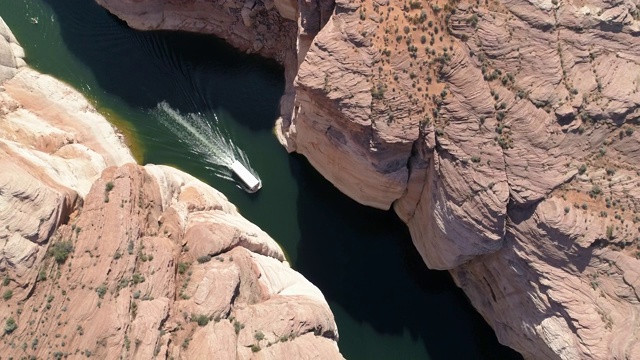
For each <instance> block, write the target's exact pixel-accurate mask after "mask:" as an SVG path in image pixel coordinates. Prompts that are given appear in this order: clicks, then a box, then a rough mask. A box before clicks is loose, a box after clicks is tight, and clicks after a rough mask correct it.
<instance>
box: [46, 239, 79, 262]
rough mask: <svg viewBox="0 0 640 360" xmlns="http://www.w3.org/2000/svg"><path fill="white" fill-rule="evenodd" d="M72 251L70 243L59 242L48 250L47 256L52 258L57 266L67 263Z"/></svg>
mask: <svg viewBox="0 0 640 360" xmlns="http://www.w3.org/2000/svg"><path fill="white" fill-rule="evenodd" d="M72 251H73V244H72V243H71V241H61V242H58V243H55V244H54V245H52V246H51V247H50V248H49V255H51V256H53V258H54V259H55V260H56V262H57V263H58V264H63V263H64V262H65V261H67V258H68V257H69V254H70V253H71V252H72Z"/></svg>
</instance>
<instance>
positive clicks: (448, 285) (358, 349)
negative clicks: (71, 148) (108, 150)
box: [0, 0, 521, 360]
mask: <svg viewBox="0 0 640 360" xmlns="http://www.w3.org/2000/svg"><path fill="white" fill-rule="evenodd" d="M0 16H1V17H2V18H3V19H4V20H5V22H6V23H7V24H8V25H9V27H10V28H11V29H12V31H13V32H14V34H15V36H16V37H17V39H18V41H19V42H20V43H21V44H22V46H23V47H24V49H25V52H26V60H27V63H28V64H29V65H30V66H32V67H34V68H36V69H37V70H38V71H40V72H43V73H45V74H50V75H52V76H54V77H56V78H58V79H61V80H63V81H65V82H67V83H69V84H71V85H72V86H73V87H75V88H76V89H78V90H80V91H81V92H82V93H84V94H85V96H87V97H88V98H89V99H90V100H91V102H92V103H93V104H94V105H95V106H96V107H97V108H98V109H99V111H100V112H101V113H102V114H103V115H105V116H106V117H107V118H108V119H109V120H110V121H111V122H112V123H113V124H115V125H116V126H117V127H118V129H119V130H120V131H121V132H122V133H124V134H125V135H126V137H127V139H128V141H129V145H130V146H131V148H132V150H133V152H134V154H135V156H136V157H137V159H138V160H139V161H140V162H141V163H145V164H146V163H154V164H167V165H172V166H175V167H177V168H179V169H181V170H184V171H186V172H188V173H190V174H192V175H194V176H196V177H198V178H200V179H201V180H203V181H205V182H206V183H208V184H210V185H211V186H213V187H215V188H216V189H218V190H220V191H222V192H223V193H224V194H225V195H226V196H227V197H228V198H229V200H230V201H232V202H233V203H234V204H236V205H237V206H238V208H239V210H240V212H241V213H242V214H243V215H244V216H245V217H246V218H247V219H249V220H250V221H252V222H253V223H255V224H257V225H258V226H260V227H261V228H262V229H263V230H265V231H266V232H268V233H269V234H270V235H271V236H272V237H273V238H274V239H276V240H277V241H279V242H280V244H281V245H282V246H283V248H284V249H285V250H286V252H287V256H288V258H289V260H290V262H291V264H292V266H293V267H294V268H295V269H297V270H298V271H300V272H301V273H302V274H303V275H304V276H305V277H307V278H308V279H309V280H310V281H311V282H313V283H314V284H315V285H317V286H318V287H319V288H320V289H321V290H322V292H323V293H324V295H325V297H326V298H327V300H328V302H329V304H330V306H331V309H332V311H333V312H334V314H335V317H336V322H337V324H338V328H339V332H340V341H339V347H340V350H341V352H342V354H344V356H345V357H346V358H347V359H369V360H372V359H519V358H521V357H520V356H519V355H518V354H517V353H515V352H514V351H512V350H510V349H509V348H506V347H504V346H502V345H500V344H499V343H498V341H497V339H496V337H495V334H494V332H493V330H492V329H491V328H490V327H489V326H488V325H487V324H486V323H485V322H484V320H483V319H482V317H481V316H480V315H479V314H477V313H476V312H475V310H474V309H473V308H472V307H471V305H470V304H469V302H468V301H467V299H466V298H465V296H464V294H463V292H462V291H461V290H460V289H458V288H457V287H456V286H455V285H454V284H453V282H452V280H451V279H450V277H449V275H448V273H446V272H438V271H429V270H427V269H426V267H425V266H424V264H423V263H422V260H421V259H420V256H419V255H418V253H417V252H416V251H415V249H414V248H413V245H412V244H411V240H410V237H409V233H408V231H407V230H406V228H405V226H404V224H402V223H401V221H400V220H398V218H397V217H396V216H395V214H394V213H392V212H383V211H378V210H375V209H371V208H367V207H364V206H361V205H359V204H357V203H355V202H354V201H352V200H350V199H349V198H347V197H346V196H344V195H342V194H341V193H340V192H339V191H338V190H336V189H335V188H334V187H333V186H332V185H331V184H330V183H329V182H328V181H326V180H325V179H323V178H322V177H321V176H320V175H319V174H318V173H317V172H316V171H315V170H314V169H313V168H312V167H311V166H310V165H309V163H308V162H307V161H306V160H305V159H304V158H303V157H302V156H299V155H289V154H287V153H286V151H285V150H284V148H283V147H282V146H280V145H279V144H278V142H277V140H276V137H275V136H274V135H273V132H272V128H273V123H274V119H275V117H276V115H277V110H278V108H277V107H278V100H279V97H280V95H281V94H282V92H283V90H284V76H283V72H282V69H281V68H280V67H279V66H278V64H276V63H273V62H270V61H267V60H265V59H262V58H258V57H255V56H247V55H244V54H240V53H238V52H237V51H235V50H234V49H232V48H230V47H229V46H227V45H226V44H224V43H223V42H221V41H219V40H216V39H214V38H212V37H210V36H202V35H194V34H184V33H174V32H139V31H134V30H131V29H129V28H128V27H127V26H126V24H124V23H122V22H121V21H119V20H118V19H116V18H115V17H113V16H111V15H110V14H109V13H107V12H106V11H105V10H103V9H102V8H100V7H99V6H98V5H96V4H95V2H94V1H93V0H44V1H43V0H4V1H2V2H0ZM161 102H166V103H168V104H170V105H171V107H172V108H174V109H176V110H177V111H179V112H180V113H183V114H187V113H201V114H204V115H203V116H209V117H213V114H215V116H217V118H218V119H219V121H220V123H221V124H222V125H223V126H224V127H225V129H226V130H227V131H228V133H229V136H231V138H232V140H233V142H234V143H235V144H236V145H237V146H238V147H239V148H241V149H242V150H244V152H246V154H247V156H248V158H249V160H250V161H251V166H252V167H253V168H254V169H255V170H256V171H257V172H258V173H259V174H260V177H261V179H262V182H263V186H264V188H263V189H262V190H261V191H260V192H258V193H256V194H247V193H245V192H244V191H242V190H240V189H238V188H237V187H236V185H235V184H234V183H233V182H231V181H228V180H225V179H222V178H219V177H217V176H216V175H215V174H214V172H212V171H211V170H209V169H207V164H206V161H205V160H204V159H202V158H200V157H198V156H196V155H194V153H192V152H191V151H190V148H189V144H188V143H186V142H180V141H179V140H178V139H177V138H176V137H175V136H174V134H173V133H172V132H171V131H169V129H168V128H167V127H166V126H165V125H163V123H162V122H161V121H159V120H158V118H157V114H156V113H155V112H154V109H156V108H157V106H158V104H159V103H161Z"/></svg>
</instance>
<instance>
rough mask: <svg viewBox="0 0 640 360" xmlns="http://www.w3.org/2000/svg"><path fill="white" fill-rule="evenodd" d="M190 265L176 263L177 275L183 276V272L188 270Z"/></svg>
mask: <svg viewBox="0 0 640 360" xmlns="http://www.w3.org/2000/svg"><path fill="white" fill-rule="evenodd" d="M190 265H191V264H189V263H188V262H181V263H178V273H179V274H180V275H183V274H184V273H185V272H187V269H189V266H190Z"/></svg>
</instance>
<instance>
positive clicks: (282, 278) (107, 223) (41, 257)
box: [0, 19, 342, 359]
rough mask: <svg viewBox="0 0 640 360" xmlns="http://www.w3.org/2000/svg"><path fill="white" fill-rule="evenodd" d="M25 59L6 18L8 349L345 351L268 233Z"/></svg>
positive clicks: (1, 214)
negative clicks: (139, 160)
mask: <svg viewBox="0 0 640 360" xmlns="http://www.w3.org/2000/svg"><path fill="white" fill-rule="evenodd" d="M22 57H23V52H22V49H21V48H20V47H19V45H18V44H17V42H16V41H15V38H14V37H13V35H12V34H11V32H10V31H9V30H8V29H7V28H6V26H5V25H4V23H3V22H2V21H1V19H0V76H1V78H0V164H1V165H2V172H0V249H1V251H0V271H1V273H0V274H1V279H2V280H1V283H0V292H1V293H2V295H3V299H2V300H1V301H2V302H3V305H2V306H1V307H0V321H2V324H3V326H4V328H3V330H2V332H3V333H2V341H1V342H0V353H2V357H5V356H6V357H14V358H18V357H37V358H62V357H68V358H76V357H80V356H82V357H90V356H94V357H97V358H100V359H121V358H127V359H152V358H153V359H156V358H172V359H212V358H215V359H253V358H255V359H314V358H323V359H325V358H326V359H334V358H335V359H342V356H341V355H340V353H339V350H338V346H337V339H338V330H337V327H336V324H335V321H334V318H333V314H332V313H331V311H330V309H329V306H328V305H327V303H326V301H325V299H324V297H323V295H322V293H321V292H320V290H319V289H318V288H317V287H315V286H314V285H313V284H311V283H310V282H309V281H307V280H306V279H305V278H304V277H303V276H302V275H300V274H299V273H297V272H295V271H294V270H292V269H291V268H290V267H289V265H288V263H287V262H286V260H285V257H284V254H283V252H282V250H281V249H280V247H279V246H278V244H277V243H276V242H275V241H274V240H273V239H271V237H269V235H268V234H266V233H265V232H264V231H262V230H261V229H260V228H258V227H257V226H256V225H254V224H252V223H250V222H249V221H248V220H246V219H244V218H243V217H242V216H241V215H240V214H239V213H238V212H237V209H236V208H235V206H234V205H233V204H231V203H229V202H228V201H227V199H226V198H225V197H224V195H222V194H221V193H219V192H218V191H216V190H215V189H213V188H211V187H209V186H208V185H206V184H204V183H202V182H201V181H199V180H197V179H195V178H193V177H191V176H190V175H188V174H185V173H183V172H181V171H178V170H176V169H173V168H170V167H165V166H154V165H147V166H145V167H142V166H139V165H136V164H134V163H133V158H132V157H131V154H130V152H129V150H128V149H127V148H126V146H125V145H124V143H123V139H122V138H121V137H120V136H119V135H117V134H116V133H115V132H114V130H113V129H112V127H111V126H110V125H109V123H108V122H107V121H106V120H105V119H104V118H103V117H102V116H100V115H99V114H98V113H97V112H96V110H95V109H94V108H93V107H91V106H90V104H89V103H88V102H87V101H86V99H84V98H83V97H82V96H81V95H80V94H79V93H78V92H76V91H75V90H73V89H71V88H69V87H68V86H67V85H64V84H62V83H61V82H59V81H57V80H55V79H53V78H51V77H49V76H44V75H41V74H39V73H37V72H35V71H33V70H31V69H29V68H27V67H26V66H25V64H24V61H22Z"/></svg>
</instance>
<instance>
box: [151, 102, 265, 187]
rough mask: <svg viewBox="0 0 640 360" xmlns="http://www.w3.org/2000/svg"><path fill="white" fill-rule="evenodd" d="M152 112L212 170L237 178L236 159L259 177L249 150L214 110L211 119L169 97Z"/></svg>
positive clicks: (219, 174) (229, 178)
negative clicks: (183, 109) (177, 105)
mask: <svg viewBox="0 0 640 360" xmlns="http://www.w3.org/2000/svg"><path fill="white" fill-rule="evenodd" d="M152 112H153V113H154V114H155V115H156V116H157V117H158V119H159V120H160V121H161V122H162V124H164V125H165V126H166V127H167V128H168V129H169V130H171V132H172V133H173V134H174V135H175V136H176V138H177V139H178V140H179V141H180V142H181V143H183V144H185V145H186V147H187V148H188V149H189V151H191V153H193V154H194V155H196V156H197V157H198V158H199V159H202V160H203V161H204V162H205V164H206V165H205V167H206V168H207V169H209V170H212V171H213V172H214V173H215V174H216V175H217V176H219V177H221V178H224V179H227V180H231V181H235V180H234V179H233V177H232V176H231V174H232V172H231V164H232V163H233V161H234V160H237V161H239V162H240V163H241V164H242V165H244V166H245V167H246V168H247V169H249V171H250V172H251V173H252V174H253V175H254V176H255V177H256V178H258V179H260V177H259V176H258V174H257V172H256V171H255V170H253V168H251V165H250V164H249V159H248V158H247V154H246V153H245V152H244V151H242V149H240V148H238V147H237V146H236V145H235V144H234V143H233V141H231V137H230V136H229V134H228V132H227V131H225V129H224V127H223V126H222V124H220V122H219V120H218V117H217V116H216V115H215V114H213V118H212V119H211V120H208V119H207V118H206V117H205V116H204V115H203V114H202V113H196V114H194V113H188V114H181V113H180V112H179V111H178V110H175V109H173V108H172V107H171V106H170V105H169V104H168V103H167V102H166V101H163V102H161V103H159V104H158V105H157V106H156V108H155V109H154V110H153V111H152ZM236 184H238V183H237V182H236ZM238 185H239V184H238ZM239 186H240V185H239ZM240 187H241V186H240Z"/></svg>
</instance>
